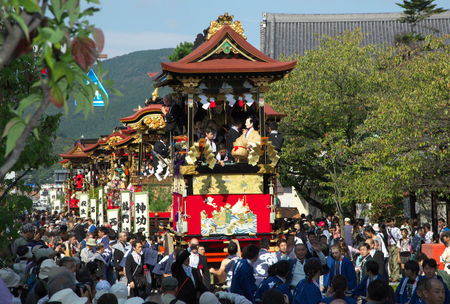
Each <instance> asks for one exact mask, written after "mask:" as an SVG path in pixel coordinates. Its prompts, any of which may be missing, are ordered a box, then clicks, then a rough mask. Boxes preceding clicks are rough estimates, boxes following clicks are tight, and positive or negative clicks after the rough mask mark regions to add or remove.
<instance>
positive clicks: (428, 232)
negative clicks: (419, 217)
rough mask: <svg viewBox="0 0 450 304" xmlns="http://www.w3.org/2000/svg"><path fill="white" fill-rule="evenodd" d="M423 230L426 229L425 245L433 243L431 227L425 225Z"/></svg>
mask: <svg viewBox="0 0 450 304" xmlns="http://www.w3.org/2000/svg"><path fill="white" fill-rule="evenodd" d="M423 228H424V229H425V244H432V243H433V231H431V226H430V224H429V223H425V224H423Z"/></svg>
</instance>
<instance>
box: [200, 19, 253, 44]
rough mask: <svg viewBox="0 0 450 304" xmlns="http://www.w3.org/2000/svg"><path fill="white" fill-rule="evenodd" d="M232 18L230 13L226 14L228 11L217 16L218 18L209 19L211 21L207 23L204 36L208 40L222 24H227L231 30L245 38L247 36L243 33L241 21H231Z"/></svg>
mask: <svg viewBox="0 0 450 304" xmlns="http://www.w3.org/2000/svg"><path fill="white" fill-rule="evenodd" d="M233 18H234V16H233V15H231V16H230V15H228V13H225V14H223V15H221V16H219V18H217V20H214V21H211V23H210V25H209V31H208V36H207V37H206V39H207V40H209V39H210V38H211V37H212V36H214V35H215V34H216V33H217V32H218V31H220V29H221V28H222V27H223V26H224V25H229V26H230V27H231V28H232V29H233V31H235V32H236V33H238V34H239V35H241V36H242V38H244V39H245V40H247V37H246V36H245V35H244V29H243V28H242V23H241V22H240V21H238V20H236V21H234V22H233Z"/></svg>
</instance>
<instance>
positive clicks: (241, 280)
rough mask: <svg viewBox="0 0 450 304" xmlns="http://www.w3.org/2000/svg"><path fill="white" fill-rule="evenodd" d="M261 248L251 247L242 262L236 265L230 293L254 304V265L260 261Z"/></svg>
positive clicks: (247, 249) (246, 251) (245, 251)
mask: <svg viewBox="0 0 450 304" xmlns="http://www.w3.org/2000/svg"><path fill="white" fill-rule="evenodd" d="M258 253H259V248H258V246H256V245H253V244H252V245H249V246H247V247H246V248H245V250H244V255H243V257H242V259H241V260H239V261H238V262H237V263H236V266H235V269H234V271H233V278H232V281H231V288H230V292H232V293H237V294H239V295H242V296H244V297H246V298H247V299H248V300H249V301H252V302H254V301H255V299H254V295H255V291H256V287H257V286H256V284H255V277H254V276H253V272H254V269H253V263H255V262H256V260H257V259H258Z"/></svg>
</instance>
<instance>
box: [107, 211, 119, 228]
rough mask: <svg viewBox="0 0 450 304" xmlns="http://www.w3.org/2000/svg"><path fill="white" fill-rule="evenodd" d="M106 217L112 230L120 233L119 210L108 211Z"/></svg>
mask: <svg viewBox="0 0 450 304" xmlns="http://www.w3.org/2000/svg"><path fill="white" fill-rule="evenodd" d="M106 217H107V220H108V224H110V225H111V228H112V229H114V231H119V209H108V210H106Z"/></svg>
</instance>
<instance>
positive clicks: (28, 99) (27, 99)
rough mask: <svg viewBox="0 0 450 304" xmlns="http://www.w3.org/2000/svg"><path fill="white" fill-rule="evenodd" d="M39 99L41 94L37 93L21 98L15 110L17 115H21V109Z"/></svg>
mask: <svg viewBox="0 0 450 304" xmlns="http://www.w3.org/2000/svg"><path fill="white" fill-rule="evenodd" d="M39 100H41V96H40V95H39V94H31V95H28V96H27V97H25V98H24V99H22V100H21V101H20V103H19V107H18V108H17V112H18V114H19V115H22V113H23V111H24V110H25V109H27V108H28V107H29V106H31V105H32V104H33V103H35V102H36V101H39Z"/></svg>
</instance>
